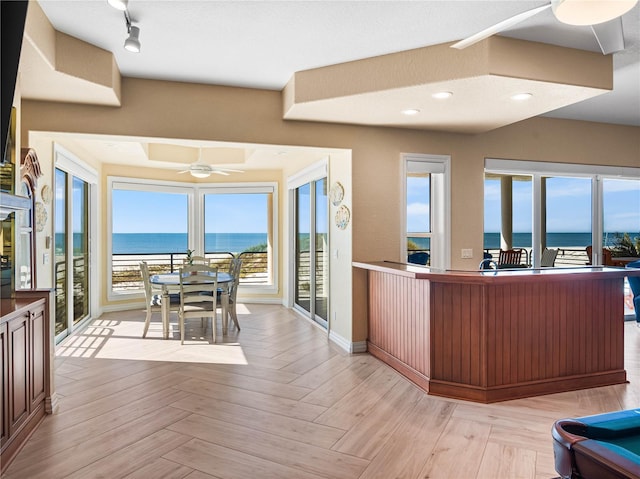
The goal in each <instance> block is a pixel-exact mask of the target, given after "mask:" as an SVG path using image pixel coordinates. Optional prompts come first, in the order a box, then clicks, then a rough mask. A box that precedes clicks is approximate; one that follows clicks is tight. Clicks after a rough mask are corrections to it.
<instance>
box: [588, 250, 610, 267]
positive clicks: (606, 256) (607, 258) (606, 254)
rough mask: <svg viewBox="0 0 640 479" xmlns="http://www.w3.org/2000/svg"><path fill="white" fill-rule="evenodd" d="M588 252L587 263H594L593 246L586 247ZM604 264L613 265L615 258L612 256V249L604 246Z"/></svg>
mask: <svg viewBox="0 0 640 479" xmlns="http://www.w3.org/2000/svg"><path fill="white" fill-rule="evenodd" d="M585 250H586V252H587V257H588V258H589V261H587V265H592V264H593V246H591V245H589V246H587V247H586V248H585ZM602 265H603V266H613V258H612V257H611V250H610V249H608V248H602Z"/></svg>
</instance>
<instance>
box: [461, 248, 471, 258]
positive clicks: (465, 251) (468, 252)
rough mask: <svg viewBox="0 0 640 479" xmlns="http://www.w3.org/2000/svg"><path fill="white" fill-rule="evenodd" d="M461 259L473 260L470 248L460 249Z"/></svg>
mask: <svg viewBox="0 0 640 479" xmlns="http://www.w3.org/2000/svg"><path fill="white" fill-rule="evenodd" d="M461 258H462V259H471V258H473V250H472V249H471V248H468V249H466V248H463V249H462V254H461Z"/></svg>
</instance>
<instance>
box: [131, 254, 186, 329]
mask: <svg viewBox="0 0 640 479" xmlns="http://www.w3.org/2000/svg"><path fill="white" fill-rule="evenodd" d="M140 273H142V283H143V284H144V296H145V299H146V303H147V317H146V318H145V320H144V331H143V332H142V337H143V338H145V337H146V336H147V331H149V324H150V323H151V314H153V313H154V312H159V313H162V294H154V293H153V289H152V286H151V282H150V280H149V265H148V264H147V262H146V261H141V262H140ZM179 308H180V295H179V294H170V295H169V311H178V309H179Z"/></svg>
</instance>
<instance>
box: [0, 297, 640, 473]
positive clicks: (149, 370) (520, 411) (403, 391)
mask: <svg viewBox="0 0 640 479" xmlns="http://www.w3.org/2000/svg"><path fill="white" fill-rule="evenodd" d="M238 316H239V320H240V324H241V327H242V331H241V332H240V333H236V331H235V330H234V329H231V331H230V334H229V335H228V336H224V337H223V336H222V335H221V334H220V329H218V332H219V336H218V342H217V344H215V345H214V344H209V341H208V338H210V336H209V333H210V332H209V331H201V330H200V329H199V326H200V321H197V320H196V321H192V324H191V325H190V326H191V327H192V328H196V329H190V330H188V333H187V336H188V338H190V339H189V340H188V341H186V342H185V345H184V346H180V341H179V340H178V337H177V336H176V335H177V332H175V331H176V329H177V328H176V325H175V323H172V330H173V331H174V334H173V339H171V340H162V339H161V327H160V323H159V321H158V318H155V322H154V323H152V325H151V329H150V332H149V335H148V336H147V339H141V337H140V336H141V334H142V327H143V321H144V312H143V311H131V312H120V313H108V314H105V315H103V316H102V317H101V318H100V319H97V320H94V321H93V323H92V324H91V325H90V326H89V327H88V328H87V329H86V330H85V331H84V332H83V333H81V334H78V335H77V336H75V337H73V338H70V339H68V340H67V341H65V342H64V344H62V345H61V346H59V347H58V349H57V357H56V386H57V391H58V394H59V395H60V406H59V410H58V412H57V413H56V414H54V415H51V416H47V417H46V418H45V420H44V422H43V423H42V424H41V425H40V427H39V428H38V429H37V430H36V432H35V433H34V435H33V436H32V437H31V439H30V440H29V441H28V443H27V444H26V446H25V448H24V449H23V450H22V451H21V452H20V454H19V455H18V456H17V457H16V459H15V460H14V462H13V463H12V464H11V465H10V467H9V469H8V471H7V474H6V478H7V479H16V478H24V479H27V478H28V479H34V478H46V479H56V478H109V479H114V478H121V477H127V478H144V479H159V478H189V479H205V478H209V479H211V478H221V479H232V478H233V479H254V478H260V479H269V478H273V479H285V478H292V479H312V478H314V479H316V478H329V479H333V478H336V479H338V478H344V479H355V478H360V479H365V478H366V479H371V478H380V479H391V478H407V479H412V478H427V477H428V478H429V479H436V478H450V479H462V478H464V479H473V478H487V479H494V478H509V479H517V478H528V479H549V478H551V477H555V476H557V474H556V473H555V471H554V468H553V452H552V446H551V433H550V430H551V425H552V424H553V421H554V420H556V419H559V418H565V417H571V416H584V415H588V414H596V413H602V412H606V411H612V410H618V409H629V408H634V407H638V406H639V405H640V359H639V356H638V352H639V351H640V329H638V328H637V327H636V326H635V322H633V323H631V322H628V323H627V324H626V329H625V334H626V338H625V341H626V355H627V358H626V368H627V371H628V376H629V379H630V381H631V382H630V383H629V384H624V385H618V386H611V387H604V388H597V389H591V390H582V391H575V392H569V393H562V394H553V395H548V396H542V397H537V398H530V399H521V400H515V401H507V402H503V403H498V404H492V405H482V404H474V403H470V402H463V401H454V400H447V399H442V398H437V397H432V396H428V395H427V394H425V393H424V392H422V391H421V390H419V389H418V388H416V387H414V386H413V385H412V384H411V383H409V382H408V381H407V380H405V379H404V378H403V377H402V376H400V375H399V374H398V373H396V372H395V371H394V370H392V369H390V368H389V367H387V366H386V365H384V364H382V363H380V362H379V361H378V360H376V359H375V358H373V357H371V356H369V355H368V354H366V353H365V354H357V355H348V354H346V353H344V352H343V351H342V350H340V349H339V348H337V347H336V346H334V345H332V343H330V342H329V341H327V339H326V334H325V333H323V332H322V331H321V330H320V329H318V328H317V327H315V326H314V325H312V324H310V323H309V322H307V321H305V320H303V319H301V318H300V317H299V316H297V315H296V314H295V313H293V312H291V311H289V310H287V309H284V308H282V307H280V306H273V305H238ZM218 328H220V326H218Z"/></svg>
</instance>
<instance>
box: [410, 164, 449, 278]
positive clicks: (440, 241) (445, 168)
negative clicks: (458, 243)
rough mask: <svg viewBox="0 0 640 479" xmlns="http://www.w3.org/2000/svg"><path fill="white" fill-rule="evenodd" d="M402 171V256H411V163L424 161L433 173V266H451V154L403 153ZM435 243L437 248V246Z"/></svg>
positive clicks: (431, 202) (431, 203)
mask: <svg viewBox="0 0 640 479" xmlns="http://www.w3.org/2000/svg"><path fill="white" fill-rule="evenodd" d="M401 160H402V161H401V164H402V174H401V176H400V178H401V183H402V185H401V189H400V190H401V194H402V201H401V202H400V203H401V204H400V207H401V211H400V223H401V224H400V231H401V233H402V235H401V241H400V258H401V260H402V262H406V259H407V238H408V234H407V206H408V205H407V174H408V164H409V162H421V163H424V164H426V165H428V168H429V173H430V175H431V187H430V189H431V198H430V201H429V203H430V204H429V207H430V210H431V218H430V223H431V232H430V233H429V234H428V237H430V238H431V250H430V256H431V257H430V266H431V267H432V268H438V269H450V267H451V174H450V172H451V157H450V156H446V155H426V154H416V153H403V154H402V155H401ZM434 245H435V249H434Z"/></svg>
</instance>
